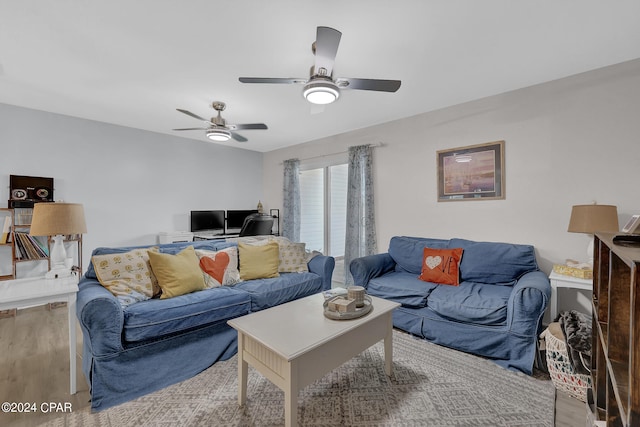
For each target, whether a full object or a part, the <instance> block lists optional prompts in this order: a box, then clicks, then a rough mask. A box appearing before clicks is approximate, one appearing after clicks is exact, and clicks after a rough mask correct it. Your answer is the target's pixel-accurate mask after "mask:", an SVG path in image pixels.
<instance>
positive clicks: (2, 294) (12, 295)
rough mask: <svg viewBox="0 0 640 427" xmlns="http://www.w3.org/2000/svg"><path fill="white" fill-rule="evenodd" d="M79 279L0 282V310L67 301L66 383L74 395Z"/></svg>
mask: <svg viewBox="0 0 640 427" xmlns="http://www.w3.org/2000/svg"><path fill="white" fill-rule="evenodd" d="M77 293H78V276H77V275H75V274H73V275H71V276H70V277H65V278H63V279H46V278H44V277H33V278H27V279H15V280H5V281H0V310H7V309H13V308H18V309H20V308H27V307H33V306H37V305H42V304H47V303H52V302H66V303H67V310H68V320H69V322H68V325H69V382H70V387H69V388H70V393H71V394H75V393H76V294H77Z"/></svg>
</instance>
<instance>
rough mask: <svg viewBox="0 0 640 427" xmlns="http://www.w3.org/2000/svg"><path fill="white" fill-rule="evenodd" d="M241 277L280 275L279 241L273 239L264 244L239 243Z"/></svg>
mask: <svg viewBox="0 0 640 427" xmlns="http://www.w3.org/2000/svg"><path fill="white" fill-rule="evenodd" d="M238 258H239V260H240V279H241V280H251V279H269V278H271V277H278V276H279V275H280V274H279V273H278V265H279V264H280V259H279V251H278V243H277V242H274V241H271V242H269V243H265V244H263V245H248V244H245V243H242V242H239V243H238Z"/></svg>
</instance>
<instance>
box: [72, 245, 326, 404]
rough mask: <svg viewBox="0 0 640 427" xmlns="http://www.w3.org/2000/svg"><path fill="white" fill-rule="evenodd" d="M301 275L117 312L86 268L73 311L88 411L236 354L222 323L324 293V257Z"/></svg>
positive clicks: (171, 248) (233, 336)
mask: <svg viewBox="0 0 640 427" xmlns="http://www.w3.org/2000/svg"><path fill="white" fill-rule="evenodd" d="M232 245H235V243H231V242H226V241H224V240H206V241H196V242H188V243H170V244H163V245H149V246H136V247H121V248H97V249H95V250H94V251H93V254H92V255H103V254H109V253H123V252H127V251H129V250H131V249H134V248H139V247H150V246H157V247H158V248H159V250H160V251H161V252H165V253H174V254H175V253H177V252H179V251H180V250H182V249H184V248H185V247H187V246H194V247H195V248H196V249H208V250H220V249H223V248H226V247H229V246H232ZM307 265H308V268H309V272H308V273H281V275H280V277H277V278H273V279H258V280H249V281H245V282H241V283H239V284H237V285H234V286H222V287H217V288H212V289H205V290H202V291H198V292H193V293H190V294H186V295H181V296H178V297H174V298H169V299H164V300H163V299H153V300H147V301H142V302H137V303H134V304H131V305H128V306H126V307H123V306H122V305H121V304H120V303H119V302H118V300H117V299H116V298H115V297H114V296H113V294H111V293H110V292H109V291H108V290H107V289H105V288H104V287H103V286H102V285H100V283H99V282H98V280H97V278H96V275H95V271H94V269H93V265H92V264H91V263H90V264H89V267H88V268H87V272H86V273H85V275H84V276H83V277H82V278H81V280H80V284H79V291H78V296H77V306H76V314H77V317H78V320H79V322H80V327H81V329H82V334H83V351H82V353H83V356H82V370H83V373H84V375H85V378H86V380H87V382H88V383H89V388H90V392H91V409H92V410H102V409H106V408H109V407H111V406H114V405H117V404H120V403H123V402H126V401H129V400H131V399H135V398H137V397H139V396H142V395H144V394H147V393H151V392H153V391H156V390H159V389H161V388H164V387H166V386H169V385H171V384H175V383H177V382H180V381H183V380H185V379H188V378H191V377H193V376H194V375H196V374H198V373H200V372H202V371H203V370H205V369H207V368H208V367H210V366H211V365H213V364H214V363H216V362H217V361H219V360H227V359H229V358H230V357H232V356H233V355H234V354H236V353H237V351H238V345H237V339H238V334H237V332H236V331H235V330H234V329H233V328H231V327H230V326H229V325H228V324H227V321H228V320H230V319H233V318H235V317H238V316H243V315H245V314H249V313H250V312H252V311H258V310H262V309H265V308H268V307H272V306H275V305H278V304H281V303H284V302H288V301H291V300H294V299H297V298H301V297H304V296H307V295H311V294H314V293H318V292H321V291H323V290H327V289H330V288H331V276H332V274H333V268H334V266H335V260H334V259H333V258H332V257H327V256H322V255H319V256H316V257H314V258H312V259H311V260H310V261H309V262H308V264H307Z"/></svg>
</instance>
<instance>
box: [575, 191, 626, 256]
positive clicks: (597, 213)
mask: <svg viewBox="0 0 640 427" xmlns="http://www.w3.org/2000/svg"><path fill="white" fill-rule="evenodd" d="M567 231H569V232H571V233H585V234H590V235H591V240H590V241H589V245H588V246H587V260H588V262H589V263H593V234H594V233H596V232H597V231H609V232H617V231H618V208H617V207H616V206H612V205H598V204H595V203H594V204H592V205H576V206H573V207H572V208H571V219H570V220H569V229H568V230H567Z"/></svg>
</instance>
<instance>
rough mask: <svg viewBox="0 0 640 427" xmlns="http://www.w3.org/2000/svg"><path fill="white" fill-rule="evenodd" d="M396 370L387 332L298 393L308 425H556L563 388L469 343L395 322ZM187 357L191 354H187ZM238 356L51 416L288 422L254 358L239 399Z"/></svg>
mask: <svg viewBox="0 0 640 427" xmlns="http://www.w3.org/2000/svg"><path fill="white" fill-rule="evenodd" d="M393 346H394V347H393V370H394V375H393V377H391V378H389V377H387V376H386V375H385V373H384V349H383V346H382V342H380V343H378V344H376V345H375V346H373V347H371V348H369V349H368V350H366V351H365V352H363V353H362V354H360V355H359V356H357V357H355V358H353V359H352V360H350V361H349V362H347V363H346V364H344V365H342V366H341V367H339V368H337V369H335V370H333V371H332V372H330V373H328V374H327V375H325V376H324V377H323V378H321V379H320V380H318V381H316V382H315V383H313V384H311V385H310V386H308V387H306V388H305V389H304V390H303V391H301V392H300V394H299V395H298V424H299V425H301V426H474V427H479V426H491V427H496V426H505V427H514V426H549V427H552V426H553V423H554V402H555V397H554V396H555V389H554V387H553V385H552V383H551V381H548V380H542V379H536V378H533V377H529V376H527V375H524V374H520V373H516V372H511V371H509V370H506V369H503V368H501V367H499V366H498V365H496V364H494V363H492V362H490V361H487V360H484V359H481V358H478V357H475V356H471V355H468V354H465V353H461V352H458V351H455V350H451V349H447V348H444V347H440V346H437V345H435V344H431V343H429V342H426V341H424V340H420V339H417V338H414V337H412V336H411V335H408V334H405V333H403V332H400V331H396V330H394V332H393ZM185 362H187V361H185ZM237 391H238V383H237V357H236V356H234V357H233V358H231V359H229V360H228V361H225V362H219V363H217V364H215V365H214V366H212V367H211V368H209V369H207V370H206V371H204V372H202V373H201V374H199V375H198V376H196V377H194V378H191V379H189V380H187V381H184V382H182V383H179V384H175V385H173V386H171V387H167V388H165V389H163V390H160V391H158V392H156V393H152V394H150V395H147V396H143V397H141V398H139V399H136V400H134V401H131V402H127V403H125V404H122V405H119V406H116V407H113V408H110V409H107V410H104V411H102V412H98V413H93V414H91V413H90V412H89V409H85V410H83V411H78V412H75V413H73V414H69V415H66V416H64V417H62V418H58V419H55V420H53V421H49V422H48V423H47V425H53V426H110V427H111V426H113V427H116V426H117V427H122V426H243V427H244V426H282V425H284V407H283V400H284V394H283V392H282V391H280V389H278V388H277V387H276V386H274V385H273V384H271V383H270V382H269V381H268V380H267V379H265V378H264V377H263V376H262V375H260V374H259V373H258V372H257V371H255V370H253V368H250V369H249V379H248V392H247V396H248V401H247V405H246V406H245V407H244V408H239V407H238V404H237V399H238V396H237Z"/></svg>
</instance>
